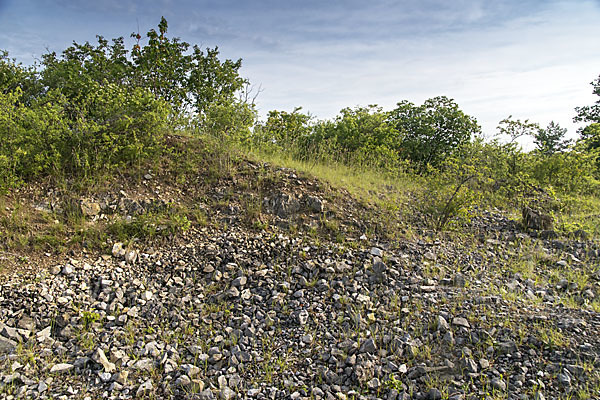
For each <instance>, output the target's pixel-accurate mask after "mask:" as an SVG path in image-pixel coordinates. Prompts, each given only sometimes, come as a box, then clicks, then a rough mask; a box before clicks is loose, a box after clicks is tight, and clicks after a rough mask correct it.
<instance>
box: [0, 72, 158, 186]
mask: <svg viewBox="0 0 600 400" xmlns="http://www.w3.org/2000/svg"><path fill="white" fill-rule="evenodd" d="M91 85H95V86H96V87H95V89H96V90H93V91H90V92H89V93H88V95H87V96H86V97H84V98H81V99H80V100H79V102H78V103H77V104H73V103H70V102H69V101H68V99H67V98H66V97H65V96H64V95H63V94H62V93H60V92H59V91H55V90H53V91H50V92H48V93H47V94H45V95H44V96H43V97H42V98H40V99H37V100H35V101H34V102H33V103H32V104H31V105H30V106H26V105H25V104H24V103H23V102H22V101H21V99H22V96H23V94H22V92H21V91H20V89H17V90H15V91H13V92H9V93H7V94H2V93H0V141H1V142H2V143H3V146H2V147H1V150H0V168H1V170H0V186H1V187H2V188H4V189H6V188H9V187H13V186H15V185H18V184H20V183H22V182H24V181H26V180H29V179H31V178H34V177H36V176H40V175H54V176H59V175H63V176H67V175H68V176H70V177H74V178H82V177H90V176H92V175H95V174H97V173H98V172H100V171H110V170H113V169H114V168H122V167H125V166H128V165H134V164H136V163H139V162H141V161H142V160H144V159H146V158H147V157H149V156H151V155H153V154H155V153H156V152H157V151H159V150H160V146H161V143H162V135H163V134H164V132H165V129H166V127H167V125H166V122H167V115H168V112H169V106H168V105H167V104H166V103H165V102H163V101H161V100H156V99H155V98H154V96H153V95H152V94H151V93H149V92H148V91H146V90H144V89H140V88H134V89H131V90H129V91H127V90H126V89H125V88H124V87H121V86H117V85H115V84H109V83H105V84H104V85H99V84H91Z"/></svg>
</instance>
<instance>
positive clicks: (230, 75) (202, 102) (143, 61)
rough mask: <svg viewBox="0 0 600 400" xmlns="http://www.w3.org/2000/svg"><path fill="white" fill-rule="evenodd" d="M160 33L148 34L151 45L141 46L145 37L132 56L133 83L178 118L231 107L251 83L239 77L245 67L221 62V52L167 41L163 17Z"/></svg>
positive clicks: (171, 40)
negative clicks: (149, 92) (221, 106)
mask: <svg viewBox="0 0 600 400" xmlns="http://www.w3.org/2000/svg"><path fill="white" fill-rule="evenodd" d="M158 28H159V31H158V32H156V31H155V30H154V29H151V30H150V31H149V32H148V33H147V34H146V36H147V38H148V44H147V45H145V46H140V44H139V41H140V40H141V36H140V35H139V34H138V33H133V34H132V35H131V36H132V37H134V38H136V39H137V40H138V43H137V44H136V45H135V46H134V48H133V50H132V52H131V55H132V65H133V67H134V68H133V71H132V80H133V82H134V83H135V84H137V85H138V86H141V87H145V88H148V89H149V90H150V91H151V92H152V93H154V94H155V95H156V96H157V97H160V98H162V99H164V100H166V101H167V102H168V103H169V104H171V106H172V107H173V110H174V111H175V112H176V113H177V114H182V113H186V110H188V109H191V110H193V112H194V113H195V114H200V115H201V114H204V113H206V112H207V111H208V109H209V108H210V107H212V106H213V105H214V104H220V105H223V104H231V103H232V102H234V100H235V94H236V93H238V92H239V91H240V90H241V89H242V88H243V87H244V85H245V84H246V83H247V81H246V80H245V79H243V78H241V77H240V76H239V73H238V71H239V69H240V68H241V66H242V61H241V59H239V60H237V61H231V60H225V61H224V62H221V61H220V60H219V57H218V56H219V50H218V48H214V49H206V53H205V52H204V51H202V50H201V49H200V48H199V47H198V46H193V51H192V53H191V54H188V53H186V52H187V51H188V50H189V48H190V45H189V43H186V42H182V41H181V40H180V39H179V38H173V39H169V38H167V36H166V34H167V21H166V20H165V18H164V17H163V18H162V19H161V21H160V23H159V25H158Z"/></svg>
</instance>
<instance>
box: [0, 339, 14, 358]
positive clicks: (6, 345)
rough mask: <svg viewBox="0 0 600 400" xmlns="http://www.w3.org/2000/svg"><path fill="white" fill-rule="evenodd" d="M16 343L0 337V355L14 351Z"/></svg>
mask: <svg viewBox="0 0 600 400" xmlns="http://www.w3.org/2000/svg"><path fill="white" fill-rule="evenodd" d="M16 348H17V343H16V342H15V341H14V340H10V339H6V338H3V337H0V354H9V353H12V352H13V351H15V349H16Z"/></svg>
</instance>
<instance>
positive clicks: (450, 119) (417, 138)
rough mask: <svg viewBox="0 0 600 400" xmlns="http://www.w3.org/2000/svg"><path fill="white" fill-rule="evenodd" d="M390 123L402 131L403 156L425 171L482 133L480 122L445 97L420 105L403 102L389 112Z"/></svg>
mask: <svg viewBox="0 0 600 400" xmlns="http://www.w3.org/2000/svg"><path fill="white" fill-rule="evenodd" d="M387 121H388V123H389V124H390V126H392V127H393V128H394V129H395V130H396V131H397V132H398V135H399V138H400V143H399V145H397V146H396V148H397V149H398V150H399V152H400V154H401V155H402V156H404V157H406V158H408V159H410V160H411V161H413V162H415V163H416V164H417V165H419V166H420V168H421V170H425V169H426V167H427V165H437V164H439V163H440V161H442V160H443V159H444V158H446V157H448V156H449V155H451V154H452V153H453V152H454V151H456V150H457V149H459V148H460V147H461V146H462V145H464V144H466V143H468V142H469V141H470V140H471V139H472V138H473V137H474V136H475V135H477V134H479V133H481V128H480V127H479V125H478V124H477V120H476V119H475V118H473V117H470V116H468V115H466V114H465V113H464V112H463V111H461V110H460V109H459V107H458V105H457V104H456V103H455V102H454V100H453V99H449V98H447V97H445V96H440V97H434V98H432V99H428V100H426V101H425V102H424V103H423V104H422V105H420V106H416V105H414V104H413V103H411V102H409V101H406V100H405V101H402V102H400V103H398V105H397V107H396V109H394V110H392V111H391V112H389V113H388V119H387Z"/></svg>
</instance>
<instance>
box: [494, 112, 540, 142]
mask: <svg viewBox="0 0 600 400" xmlns="http://www.w3.org/2000/svg"><path fill="white" fill-rule="evenodd" d="M496 129H498V132H499V134H500V135H506V136H508V137H509V138H510V142H511V143H513V142H515V141H516V140H517V139H518V138H520V137H523V136H535V135H536V133H537V132H539V130H540V126H539V124H537V123H535V122H529V120H528V119H526V120H525V121H521V120H520V119H516V120H515V119H512V115H509V116H508V118H505V119H503V120H502V121H500V122H499V123H498V127H497V128H496Z"/></svg>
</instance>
